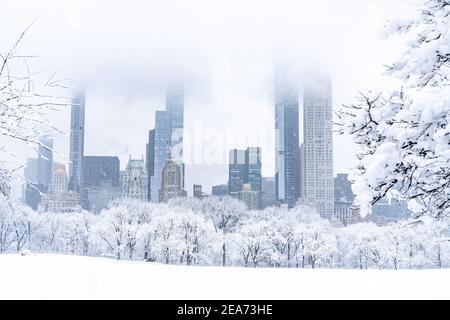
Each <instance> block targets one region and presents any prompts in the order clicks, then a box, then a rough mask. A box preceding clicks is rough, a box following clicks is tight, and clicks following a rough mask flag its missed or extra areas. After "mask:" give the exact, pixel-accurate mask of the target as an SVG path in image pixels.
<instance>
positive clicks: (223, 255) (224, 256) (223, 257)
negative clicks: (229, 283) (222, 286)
mask: <svg viewBox="0 0 450 320" xmlns="http://www.w3.org/2000/svg"><path fill="white" fill-rule="evenodd" d="M226 253H227V250H226V247H225V239H224V241H223V246H222V266H223V267H225V265H226Z"/></svg>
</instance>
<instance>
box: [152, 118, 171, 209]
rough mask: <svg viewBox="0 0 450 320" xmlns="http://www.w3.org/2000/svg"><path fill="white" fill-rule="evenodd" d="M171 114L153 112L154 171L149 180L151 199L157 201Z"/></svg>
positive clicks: (168, 143)
mask: <svg viewBox="0 0 450 320" xmlns="http://www.w3.org/2000/svg"><path fill="white" fill-rule="evenodd" d="M171 136H172V116H171V113H170V112H167V111H156V114H155V148H154V155H155V161H154V171H153V176H152V177H151V181H150V188H151V192H150V193H151V199H150V200H151V201H152V202H159V195H160V193H161V181H162V171H163V169H164V166H165V165H166V161H167V158H168V155H169V154H170V150H171Z"/></svg>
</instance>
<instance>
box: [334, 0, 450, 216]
mask: <svg viewBox="0 0 450 320" xmlns="http://www.w3.org/2000/svg"><path fill="white" fill-rule="evenodd" d="M419 3H420V4H419V6H418V8H417V14H415V15H414V16H412V17H409V18H406V19H403V20H401V19H399V21H396V22H392V23H391V24H390V27H389V28H388V33H393V34H395V35H398V38H400V39H405V40H406V43H407V45H406V48H405V50H404V52H403V53H402V54H401V55H400V57H399V58H398V59H397V60H396V61H394V62H393V63H392V64H391V65H390V66H389V67H388V70H387V75H388V76H391V77H393V78H394V79H396V80H397V81H398V82H399V83H400V85H399V86H398V87H396V88H393V89H392V90H390V91H386V92H379V91H378V90H376V89H373V90H369V91H366V92H364V93H362V95H361V97H360V98H359V99H358V100H357V101H356V102H355V103H354V104H351V105H345V106H343V108H341V110H340V111H339V112H338V118H339V119H338V121H337V122H338V123H337V124H338V125H339V130H340V132H341V133H345V134H349V135H351V137H352V138H353V140H354V142H355V143H356V144H357V157H358V165H357V168H356V170H355V172H354V174H353V179H354V180H355V184H354V189H355V191H356V196H357V201H358V202H359V204H360V205H361V209H362V213H363V214H366V213H368V212H369V211H370V205H371V204H373V203H375V202H376V201H378V200H379V199H381V198H383V197H385V196H386V195H390V196H394V197H397V198H400V199H405V200H408V201H409V207H410V209H412V210H413V211H414V212H415V214H416V216H423V215H424V214H427V215H431V216H433V217H435V218H441V217H443V216H446V215H448V214H449V213H450V78H449V77H450V2H448V1H446V0H421V1H419Z"/></svg>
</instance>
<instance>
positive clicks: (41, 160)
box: [37, 135, 53, 191]
mask: <svg viewBox="0 0 450 320" xmlns="http://www.w3.org/2000/svg"><path fill="white" fill-rule="evenodd" d="M39 143H40V145H39V147H38V158H37V183H38V184H40V185H43V186H44V190H46V191H48V190H50V186H51V184H52V172H53V139H51V138H50V137H49V136H46V135H44V136H41V137H40V138H39Z"/></svg>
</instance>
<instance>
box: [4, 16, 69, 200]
mask: <svg viewBox="0 0 450 320" xmlns="http://www.w3.org/2000/svg"><path fill="white" fill-rule="evenodd" d="M32 25H33V24H31V25H30V26H28V27H27V28H26V29H25V30H24V31H23V32H22V33H21V34H20V36H19V37H18V39H17V40H16V42H15V43H14V44H13V45H12V46H11V47H10V48H9V49H8V50H6V52H1V51H0V137H2V141H7V140H8V139H9V140H10V141H11V142H12V143H25V144H27V145H29V146H30V147H32V148H33V149H35V150H36V151H37V150H38V147H39V146H41V147H43V148H47V146H45V145H43V144H42V143H40V142H39V136H40V135H42V134H45V133H48V132H51V131H54V130H57V129H56V128H55V127H53V126H52V125H51V123H50V121H49V120H48V116H49V113H50V112H53V111H55V110H58V109H59V108H60V107H62V106H66V105H67V104H68V101H67V98H66V97H64V96H58V95H56V94H55V93H56V92H57V91H58V88H65V86H64V85H63V84H62V82H61V81H59V80H56V78H55V76H56V73H53V74H52V75H51V76H50V77H49V78H45V79H44V78H42V74H40V75H38V74H39V73H40V71H33V70H32V68H31V60H33V59H36V58H38V56H35V55H27V54H23V53H21V52H20V45H21V43H22V41H23V40H24V38H25V36H26V34H27V32H28V30H29V29H30V28H31V26H32ZM0 50H2V48H0ZM10 155H11V152H10V151H9V150H8V148H7V147H6V144H5V143H2V144H1V145H0V159H1V160H0V197H2V198H3V199H4V200H9V192H10V183H11V180H12V179H13V178H14V176H15V174H14V173H15V170H11V169H7V166H6V164H5V163H4V160H5V159H6V158H7V157H8V156H10ZM3 199H0V200H1V201H3Z"/></svg>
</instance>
